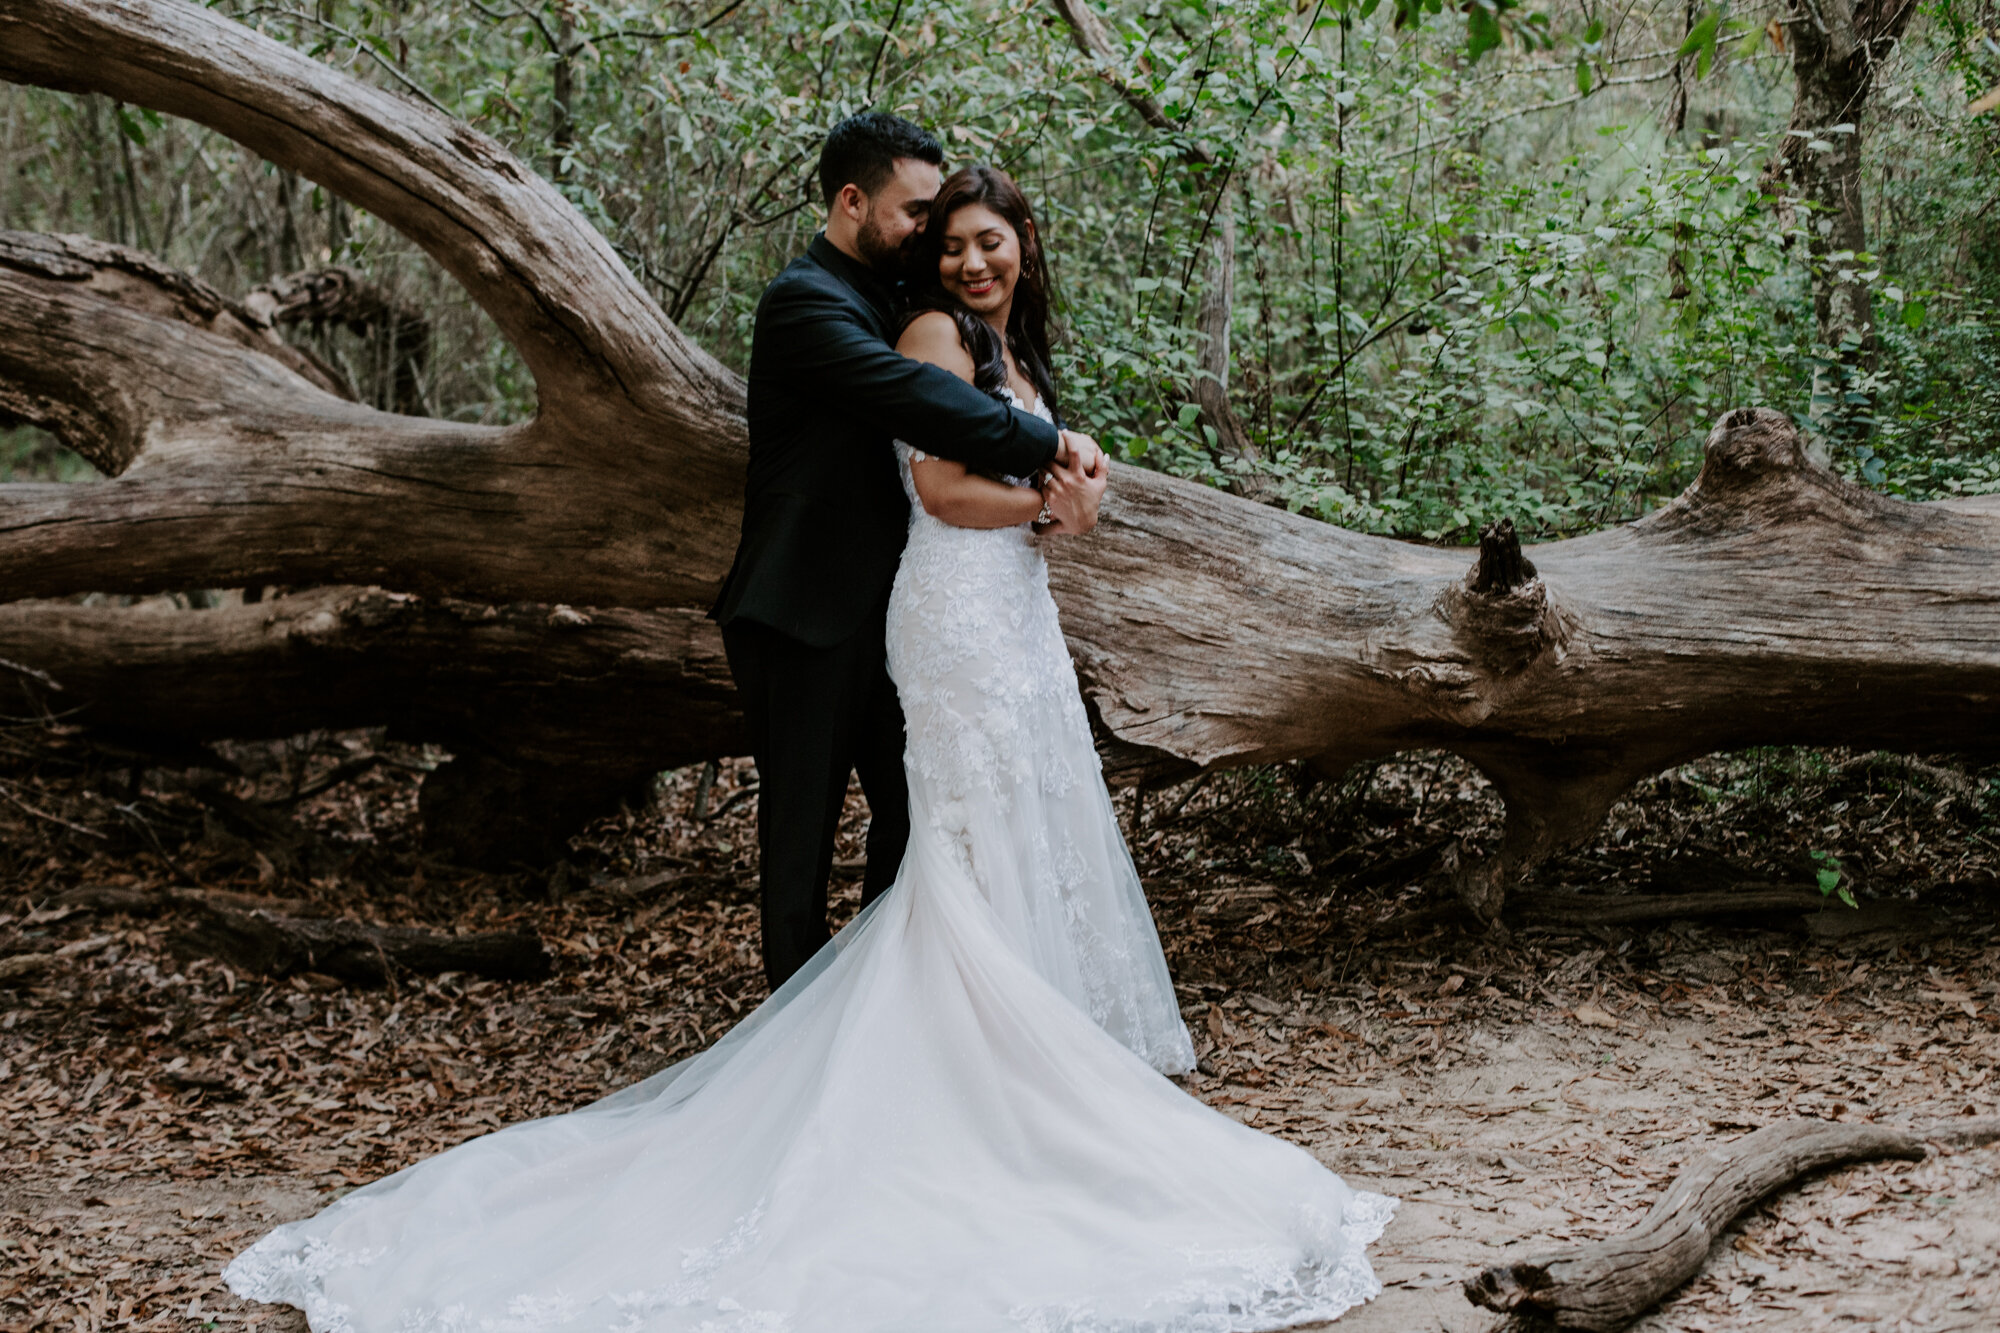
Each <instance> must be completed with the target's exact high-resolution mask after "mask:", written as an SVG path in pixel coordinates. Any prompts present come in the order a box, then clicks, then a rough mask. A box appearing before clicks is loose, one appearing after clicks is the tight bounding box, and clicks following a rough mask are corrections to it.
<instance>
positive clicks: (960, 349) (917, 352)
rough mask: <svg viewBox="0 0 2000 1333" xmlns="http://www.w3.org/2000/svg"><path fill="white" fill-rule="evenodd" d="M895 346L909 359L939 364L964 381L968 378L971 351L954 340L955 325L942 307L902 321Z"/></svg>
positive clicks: (969, 381) (971, 369)
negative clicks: (905, 321)
mask: <svg viewBox="0 0 2000 1333" xmlns="http://www.w3.org/2000/svg"><path fill="white" fill-rule="evenodd" d="M896 350H897V351H899V352H901V353H902V354H903V355H904V356H907V357H909V358H910V359H911V360H913V361H928V362H930V363H931V364H932V365H934V366H943V367H944V368H945V369H946V370H949V371H950V372H951V373H952V374H954V375H956V376H958V377H959V378H960V379H962V380H964V381H966V382H967V383H968V384H969V383H971V382H972V373H973V365H972V354H971V353H970V352H968V351H966V350H965V344H964V343H962V342H960V341H959V340H958V325H957V324H955V323H954V322H953V321H952V318H951V316H950V315H947V314H946V313H945V312H944V311H942V310H926V311H924V312H923V313H922V314H921V315H918V316H917V317H916V318H915V319H913V320H911V321H910V322H909V323H908V324H906V325H904V326H903V336H902V337H900V338H898V339H897V340H896Z"/></svg>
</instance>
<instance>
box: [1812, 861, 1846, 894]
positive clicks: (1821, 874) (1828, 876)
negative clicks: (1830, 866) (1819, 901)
mask: <svg viewBox="0 0 2000 1333" xmlns="http://www.w3.org/2000/svg"><path fill="white" fill-rule="evenodd" d="M1813 878H1815V879H1817V880H1818V881H1819V891H1820V892H1821V893H1825V894H1831V893H1832V892H1833V891H1834V890H1835V889H1838V888H1839V887H1840V872H1839V871H1838V870H1827V869H1825V868H1823V867H1822V868H1821V869H1819V870H1815V871H1814V872H1813Z"/></svg>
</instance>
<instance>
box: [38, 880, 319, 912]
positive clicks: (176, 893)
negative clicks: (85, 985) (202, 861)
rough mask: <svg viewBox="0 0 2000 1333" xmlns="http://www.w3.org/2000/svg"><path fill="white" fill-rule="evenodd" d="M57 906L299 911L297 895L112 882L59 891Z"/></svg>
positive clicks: (301, 906) (52, 904)
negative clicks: (136, 886) (130, 886)
mask: <svg viewBox="0 0 2000 1333" xmlns="http://www.w3.org/2000/svg"><path fill="white" fill-rule="evenodd" d="M48 905H49V907H51V908H54V909H56V910H61V909H62V908H65V907H66V908H69V909H71V910H72V911H78V912H126V913H129V914H130V915H132V916H156V915H158V914H159V913H161V912H164V911H166V910H167V909H168V908H169V907H194V908H210V907H224V908H234V909H236V910H238V911H243V912H284V913H293V912H299V911H302V910H303V909H304V908H305V906H306V904H305V901H304V900H303V899H300V898H264V897H260V896H258V895H257V894H254V893H230V892H229V891H227V890H226V889H183V888H176V887H172V886H166V887H162V888H158V889H128V888H123V887H121V886H119V885H115V884H86V885H84V886H83V887H81V888H75V889H69V890H66V891H64V892H62V893H58V894H57V895H56V896H55V897H54V898H53V899H51V900H50V901H49V904H48Z"/></svg>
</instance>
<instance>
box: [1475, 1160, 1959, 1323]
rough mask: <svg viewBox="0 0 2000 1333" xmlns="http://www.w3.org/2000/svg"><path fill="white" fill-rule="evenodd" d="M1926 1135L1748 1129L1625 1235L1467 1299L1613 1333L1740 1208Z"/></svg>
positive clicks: (1688, 1265) (1481, 1286) (1501, 1267)
mask: <svg viewBox="0 0 2000 1333" xmlns="http://www.w3.org/2000/svg"><path fill="white" fill-rule="evenodd" d="M1923 1156H1924V1146H1923V1144H1922V1142H1921V1141H1919V1140H1918V1139H1916V1138H1914V1137H1912V1136H1910V1135H1908V1134H1904V1133H1901V1132H1899V1131H1897V1130H1893V1129H1888V1128H1885V1127H1883V1126H1880V1125H1843V1124H1831V1123H1828V1122H1826V1121H1821V1120H1795V1121H1793V1122H1792V1123H1790V1124H1785V1125H1773V1126H1771V1127H1770V1128H1768V1129H1760V1130H1758V1131H1757V1132H1756V1133H1754V1134H1746V1135H1744V1136H1743V1137H1742V1138H1740V1139H1737V1140H1736V1141H1735V1142H1733V1143H1730V1144H1727V1145H1726V1146H1724V1147H1722V1148H1719V1149H1717V1150H1716V1151H1714V1152H1711V1153H1709V1154H1708V1155H1707V1156H1705V1157H1702V1158H1700V1159H1699V1160H1697V1161H1696V1162H1695V1163H1694V1164H1693V1165H1691V1166H1689V1167H1688V1168H1687V1169H1686V1170H1685V1171H1683V1172H1682V1173H1681V1174H1680V1175H1679V1176H1678V1177H1676V1178H1675V1180H1674V1183H1673V1184H1672V1185H1671V1186H1669V1187H1668V1189H1667V1192H1666V1193H1665V1194H1663V1195H1661V1196H1660V1201H1659V1202H1658V1203H1656V1204H1654V1205H1653V1209H1652V1211H1651V1212H1649V1213H1647V1214H1646V1217H1645V1220H1644V1221H1642V1222H1640V1223H1639V1225H1638V1226H1637V1227H1635V1228H1633V1229H1632V1230H1631V1231H1628V1232H1626V1233H1625V1234H1624V1235H1622V1236H1614V1237H1612V1238H1611V1239H1610V1240H1606V1241H1600V1242H1598V1243H1597V1244H1595V1245H1580V1246H1577V1247H1575V1248H1573V1249H1568V1250H1559V1251H1557V1252H1555V1253H1553V1254H1547V1255H1541V1256H1537V1257H1535V1258H1532V1259H1522V1260H1517V1261H1515V1262H1513V1263H1506V1264H1497V1265H1495V1266H1494V1267H1492V1268H1488V1269H1486V1270H1484V1271H1483V1272H1480V1273H1477V1274H1475V1275H1474V1276H1472V1277H1469V1278H1467V1279H1466V1280H1465V1298H1466V1299H1467V1300H1469V1301H1471V1302H1472V1303H1473V1304H1474V1305H1482V1306H1485V1307H1486V1308H1487V1309H1489V1310H1499V1311H1503V1312H1506V1313H1515V1312H1519V1313H1523V1314H1537V1315H1541V1316H1543V1317H1545V1318H1549V1319H1553V1320H1554V1321H1555V1323H1556V1326H1557V1327H1558V1328H1581V1329H1590V1330H1592V1331H1593V1333H1611V1331H1612V1330H1615V1329H1621V1328H1623V1327H1625V1325H1627V1324H1629V1323H1631V1322H1632V1321H1633V1320H1634V1319H1637V1318H1638V1317H1639V1316H1640V1315H1642V1314H1644V1313H1645V1312H1646V1311H1647V1310H1649V1309H1651V1308H1652V1307H1653V1306H1655V1305H1657V1304H1659V1302H1660V1301H1661V1299H1662V1298H1664V1297H1665V1296H1666V1295H1667V1294H1668V1293H1669V1292H1671V1291H1673V1290H1674V1288H1676V1287H1678V1286H1680V1285H1681V1283H1683V1282H1685V1281H1687V1280H1688V1279H1689V1278H1690V1277H1692V1276H1694V1274H1695V1272H1696V1270H1698V1269H1699V1268H1700V1267H1701V1265H1702V1261H1703V1260H1705V1259H1706V1258H1707V1257H1708V1251H1709V1247H1710V1246H1711V1245H1713V1244H1714V1243H1715V1237H1716V1235H1717V1234H1718V1233H1719V1232H1720V1231H1721V1230H1722V1229H1723V1228H1724V1227H1725V1226H1728V1225H1729V1223H1730V1221H1731V1220H1733V1219H1734V1218H1735V1217H1736V1215H1737V1214H1738V1213H1741V1212H1742V1211H1743V1210H1744V1209H1745V1208H1748V1207H1750V1206H1751V1205H1752V1204H1754V1203H1756V1202H1757V1201H1758V1200H1759V1199H1762V1198H1764V1197H1765V1196H1766V1195H1768V1194H1771V1193H1773V1192H1774V1191H1776V1190H1779V1189H1782V1188H1783V1187H1784V1186H1786V1185H1789V1184H1791V1183H1792V1182H1793V1181H1795V1180H1797V1179H1798V1178H1799V1177H1801V1176H1804V1175H1806V1174H1808V1173H1810V1172H1813V1171H1818V1170H1822V1169H1824V1168H1826V1167H1829V1166H1837V1165H1839V1164H1841V1163H1843V1162H1864V1161H1871V1160H1874V1159H1877V1158H1883V1157H1897V1158H1902V1159H1903V1160H1905V1161H1918V1160H1921V1159H1922V1158H1923Z"/></svg>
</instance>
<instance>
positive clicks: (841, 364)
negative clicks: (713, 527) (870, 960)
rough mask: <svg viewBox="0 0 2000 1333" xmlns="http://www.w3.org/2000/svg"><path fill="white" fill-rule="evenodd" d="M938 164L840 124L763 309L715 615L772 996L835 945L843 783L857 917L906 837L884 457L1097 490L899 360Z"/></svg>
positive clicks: (880, 124) (1035, 427)
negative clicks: (742, 485) (853, 820)
mask: <svg viewBox="0 0 2000 1333" xmlns="http://www.w3.org/2000/svg"><path fill="white" fill-rule="evenodd" d="M943 162H944V152H943V150H942V149H941V148H939V146H938V142H937V140H936V139H933V138H932V137H931V136H930V135H929V134H928V133H926V132H925V131H923V130H921V129H919V128H918V127H917V126H915V125H912V124H911V123H910V122H908V121H906V120H902V119H899V118H897V117H895V116H890V115H884V114H883V113H881V112H875V111H871V112H865V113H863V114H861V115H858V116H852V117H850V118H848V119H847V120H844V121H842V122H841V123H840V124H838V125H836V126H835V127H834V128H833V131H832V133H830V134H829V135H827V139H826V144H825V146H824V147H823V148H822V149H821V151H820V158H819V182H820V191H821V193H822V194H823V195H824V196H825V199H826V206H827V221H826V230H825V231H824V232H823V233H821V234H820V235H819V236H816V237H814V238H813V242H812V244H811V245H810V246H808V247H807V249H806V253H805V254H804V255H803V256H801V257H800V258H798V259H795V260H793V261H792V263H791V264H790V265H789V266H787V267H786V269H785V271H784V272H782V273H780V274H779V275H778V276H777V278H775V279H774V280H773V281H772V283H771V285H770V286H769V287H766V288H765V289H764V296H763V299H762V300H761V301H760V302H759V303H758V305H757V327H756V332H755V334H754V335H753V337H752V340H751V345H750V403H749V424H750V473H749V480H748V485H747V487H746V490H745V498H744V505H743V539H742V542H741V543H740V544H739V545H738V546H737V548H736V562H735V564H734V565H733V566H732V567H731V569H730V571H729V577H728V578H727V579H726V580H724V582H723V585H722V594H721V596H720V597H719V598H718V599H717V600H716V603H715V608H714V610H713V611H711V612H710V614H711V615H712V616H713V617H714V618H715V619H716V620H717V621H718V622H720V623H721V625H722V642H723V646H724V648H725V650H726V651H727V653H728V656H729V669H730V672H731V674H733V675H734V676H735V678H736V688H737V691H738V693H739V694H740V696H741V698H742V703H743V715H744V720H745V722H746V723H747V724H748V727H749V733H750V748H751V751H752V753H753V754H754V755H755V756H756V760H757V775H758V780H759V783H760V786H759V790H758V798H757V842H758V849H759V852H760V854H761V875H762V881H763V882H762V890H763V908H764V911H763V927H764V930H763V939H764V971H765V973H766V974H767V975H768V976H769V977H770V980H771V986H772V988H773V989H775V988H776V987H778V986H779V985H781V984H782V983H783V982H784V981H785V979H786V978H787V977H789V976H791V975H792V974H793V973H794V972H796V971H798V970H799V968H801V967H803V966H804V965H805V962H806V960H807V959H809V958H811V957H812V956H813V954H814V953H815V952H816V951H817V950H818V949H819V947H820V946H821V945H823V944H825V943H826V941H827V938H828V935H827V926H826V888H827V879H828V877H829V876H830V875H831V873H832V870H833V840H834V834H835V832H836V830H837V828H838V826H839V823H840V812H841V805H842V802H843V800H844V798H845V796H846V794H847V779H848V775H849V774H850V773H856V772H858V773H859V774H860V776H861V789H862V791H863V793H864V794H865V795H866V796H867V798H868V811H869V816H870V819H869V827H868V869H867V873H866V877H865V878H864V879H863V881H862V902H863V904H864V905H865V904H866V903H868V902H871V901H873V900H874V899H875V897H876V896H877V895H879V894H880V893H881V892H882V891H883V890H884V889H886V888H888V887H889V885H890V883H891V882H892V881H893V880H894V879H895V877H896V870H897V867H898V866H899V865H900V863H901V862H902V859H903V847H904V844H905V843H906V842H907V841H908V840H909V834H910V800H909V789H908V786H907V784H906V783H905V780H904V777H903V709H902V705H901V704H900V703H899V702H898V701H897V698H896V687H895V685H894V684H893V683H891V681H890V680H889V673H888V668H887V666H886V664H885V661H884V656H885V646H884V640H885V635H886V625H885V612H886V611H887V608H888V602H889V586H890V584H891V582H892V581H893V580H894V578H895V575H896V565H897V563H898V561H899V560H900V559H901V558H902V552H903V542H904V539H905V537H906V536H907V535H908V532H909V521H910V511H909V502H908V500H907V499H906V498H905V496H904V494H903V485H902V480H901V478H900V476H899V475H898V471H897V464H896V456H895V451H894V449H893V448H892V447H891V441H893V440H897V439H901V440H905V441H907V442H908V443H910V444H911V445H913V446H915V447H916V448H918V449H921V450H923V451H924V452H925V453H930V454H937V455H939V456H941V457H944V458H950V459H954V460H956V461H958V462H960V463H964V464H965V465H966V466H967V467H969V468H971V469H973V470H974V471H977V472H984V473H990V474H995V475H1009V476H1017V477H1026V476H1032V475H1034V474H1035V473H1036V472H1038V471H1040V470H1041V469H1042V468H1043V467H1045V466H1047V465H1048V464H1049V463H1051V462H1061V463H1064V464H1068V463H1071V462H1072V461H1074V462H1075V463H1076V464H1077V465H1079V466H1081V467H1082V468H1083V469H1084V471H1086V472H1088V473H1091V474H1093V475H1095V474H1096V473H1097V472H1098V471H1099V470H1100V469H1101V467H1102V462H1101V460H1100V456H1099V454H1098V450H1097V446H1096V444H1095V443H1094V442H1093V441H1092V440H1091V439H1090V438H1089V437H1088V436H1085V435H1080V434H1076V433H1074V432H1059V431H1058V430H1057V429H1056V428H1055V427H1054V426H1051V425H1049V424H1048V423H1047V422H1045V421H1043V420H1041V419H1040V418H1038V417H1034V416H1031V415H1029V414H1027V413H1025V412H1020V411H1017V410H1016V409H1014V408H1011V407H1008V406H1005V405H1003V404H1002V403H1001V402H1000V401H999V400H997V399H995V398H991V397H989V396H987V395H986V394H984V393H982V392H980V391H979V390H977V389H975V388H973V387H972V386H971V385H970V384H967V383H966V382H965V381H964V380H961V379H959V378H958V377H957V376H956V375H953V374H952V373H951V372H949V371H947V370H943V369H941V368H939V367H937V366H932V365H926V364H924V363H922V362H918V361H911V360H908V359H906V358H905V357H903V356H902V355H900V354H899V353H898V352H897V351H896V350H895V346H894V344H895V341H896V338H897V335H898V332H899V328H898V318H897V316H898V310H897V305H898V300H897V287H898V284H899V282H900V280H901V279H902V278H903V276H904V269H905V266H906V264H907V261H908V258H909V256H910V253H911V252H912V250H913V249H914V245H915V242H916V239H917V236H918V233H920V232H921V231H922V230H923V227H924V223H925V221H926V219H927V218H928V215H929V209H930V203H931V200H932V199H933V198H934V197H935V196H936V194H937V191H938V185H939V183H940V176H941V173H940V167H941V166H942V164H943ZM1072 454H1073V457H1072ZM1057 517H1069V516H1066V515H1062V514H1058V515H1057ZM1079 526H1081V527H1088V524H1087V523H1081V524H1080V525H1079Z"/></svg>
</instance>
